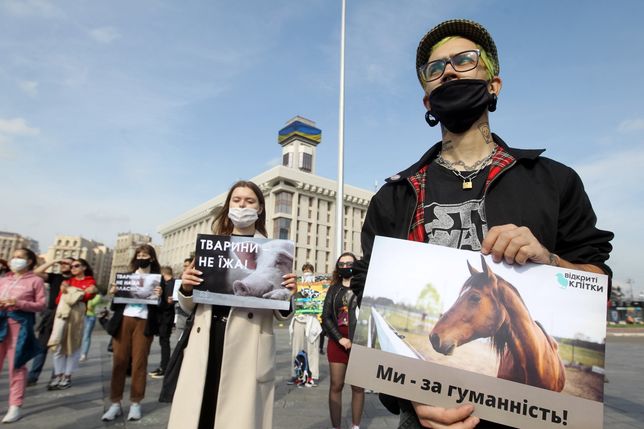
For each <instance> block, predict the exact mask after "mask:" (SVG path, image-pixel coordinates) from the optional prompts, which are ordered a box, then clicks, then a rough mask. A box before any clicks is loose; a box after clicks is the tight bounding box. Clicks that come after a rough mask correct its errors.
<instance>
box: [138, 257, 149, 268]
mask: <svg viewBox="0 0 644 429" xmlns="http://www.w3.org/2000/svg"><path fill="white" fill-rule="evenodd" d="M151 263H152V259H151V258H147V259H137V260H136V264H137V265H138V266H139V268H147V267H149V266H150V264H151Z"/></svg>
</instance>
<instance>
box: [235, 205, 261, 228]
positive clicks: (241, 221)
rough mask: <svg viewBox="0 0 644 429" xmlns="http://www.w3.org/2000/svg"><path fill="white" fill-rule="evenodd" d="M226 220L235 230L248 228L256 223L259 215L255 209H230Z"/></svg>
mask: <svg viewBox="0 0 644 429" xmlns="http://www.w3.org/2000/svg"><path fill="white" fill-rule="evenodd" d="M228 218H229V219H230V220H231V221H232V223H233V225H235V226H236V227H237V228H248V227H249V226H251V225H253V224H254V223H255V222H256V221H257V219H258V218H259V214H258V213H257V209H253V208H250V207H244V208H241V207H230V208H229V209H228Z"/></svg>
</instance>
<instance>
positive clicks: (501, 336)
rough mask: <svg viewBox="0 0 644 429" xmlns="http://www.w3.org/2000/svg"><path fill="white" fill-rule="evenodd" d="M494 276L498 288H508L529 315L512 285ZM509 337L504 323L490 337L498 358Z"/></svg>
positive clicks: (503, 350) (496, 275) (508, 329)
mask: <svg viewBox="0 0 644 429" xmlns="http://www.w3.org/2000/svg"><path fill="white" fill-rule="evenodd" d="M481 274H485V273H481ZM485 275H486V276H487V274H485ZM494 276H495V277H496V279H497V285H498V287H505V288H508V289H509V290H510V291H511V292H512V293H513V294H514V295H516V296H517V297H518V298H519V301H520V302H521V304H522V305H523V307H524V308H525V311H526V312H527V313H528V314H530V311H529V310H528V306H527V305H526V304H525V301H524V300H523V297H522V296H521V294H520V293H519V290H518V289H517V288H516V287H514V285H513V284H512V283H510V282H509V281H507V280H505V279H504V278H503V277H501V276H499V275H498V274H496V273H494ZM497 299H498V300H499V302H501V303H503V305H504V306H505V304H506V303H505V301H504V300H503V299H501V297H499V296H497ZM530 318H532V316H530ZM539 326H541V325H539ZM541 329H543V327H541ZM544 333H545V331H544ZM547 335H548V334H546V336H547ZM509 336H510V326H509V324H508V323H504V324H503V325H501V327H500V328H499V330H498V331H496V333H495V334H494V335H493V336H492V338H491V340H492V348H493V349H494V351H495V353H496V355H497V356H498V357H501V356H503V354H504V353H505V350H506V348H507V344H508V340H509Z"/></svg>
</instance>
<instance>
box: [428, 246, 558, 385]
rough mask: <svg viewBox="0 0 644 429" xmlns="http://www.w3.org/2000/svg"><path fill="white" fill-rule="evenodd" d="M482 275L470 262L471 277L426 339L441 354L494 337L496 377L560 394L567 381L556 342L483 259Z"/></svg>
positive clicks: (515, 291)
mask: <svg viewBox="0 0 644 429" xmlns="http://www.w3.org/2000/svg"><path fill="white" fill-rule="evenodd" d="M481 264H482V268H483V271H482V272H479V271H477V270H476V269H474V268H473V267H472V266H471V265H470V263H469V261H468V262H467V267H468V269H469V271H470V274H471V276H470V278H469V279H467V280H466V281H465V283H464V284H463V288H462V289H461V292H460V294H459V297H458V298H457V300H456V302H455V303H454V304H453V305H452V307H451V308H450V309H449V310H448V311H447V312H446V313H445V314H444V315H443V316H442V317H441V318H440V319H439V320H438V322H437V323H436V325H435V326H434V329H433V330H432V332H431V333H430V336H429V339H430V342H431V344H432V346H433V348H434V350H436V351H437V352H439V353H442V354H444V355H451V354H452V353H453V352H454V349H455V348H456V347H458V346H461V345H463V344H466V343H468V342H470V341H472V340H476V339H478V338H487V337H491V338H492V345H493V347H494V349H495V350H496V352H497V355H498V356H499V357H500V361H499V368H498V372H497V377H499V378H503V379H506V380H511V381H516V382H519V383H523V384H528V385H531V386H536V387H541V388H544V389H548V390H553V391H556V392H561V391H562V390H563V388H564V384H565V382H566V373H565V369H564V365H563V362H562V361H561V358H560V357H559V353H558V346H557V342H556V341H555V340H554V339H553V338H552V337H551V336H549V335H548V334H547V333H546V331H545V330H544V329H543V327H542V326H541V324H539V322H536V321H534V320H533V319H532V317H531V316H530V312H529V311H528V308H527V306H526V304H525V302H524V301H523V299H522V298H521V295H520V294H519V291H518V290H517V289H516V288H515V287H514V286H512V285H511V284H510V283H508V282H507V281H505V280H504V279H503V278H501V277H499V276H497V275H496V274H494V273H493V272H492V269H491V268H490V266H489V265H487V264H486V263H485V258H483V256H481Z"/></svg>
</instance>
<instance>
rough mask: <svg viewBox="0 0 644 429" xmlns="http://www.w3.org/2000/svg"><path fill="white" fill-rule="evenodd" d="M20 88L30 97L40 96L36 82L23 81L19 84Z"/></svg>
mask: <svg viewBox="0 0 644 429" xmlns="http://www.w3.org/2000/svg"><path fill="white" fill-rule="evenodd" d="M18 88H20V89H21V90H22V92H24V93H25V94H27V95H28V96H30V97H35V96H37V95H38V82H36V81H35V80H21V81H20V82H18Z"/></svg>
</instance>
